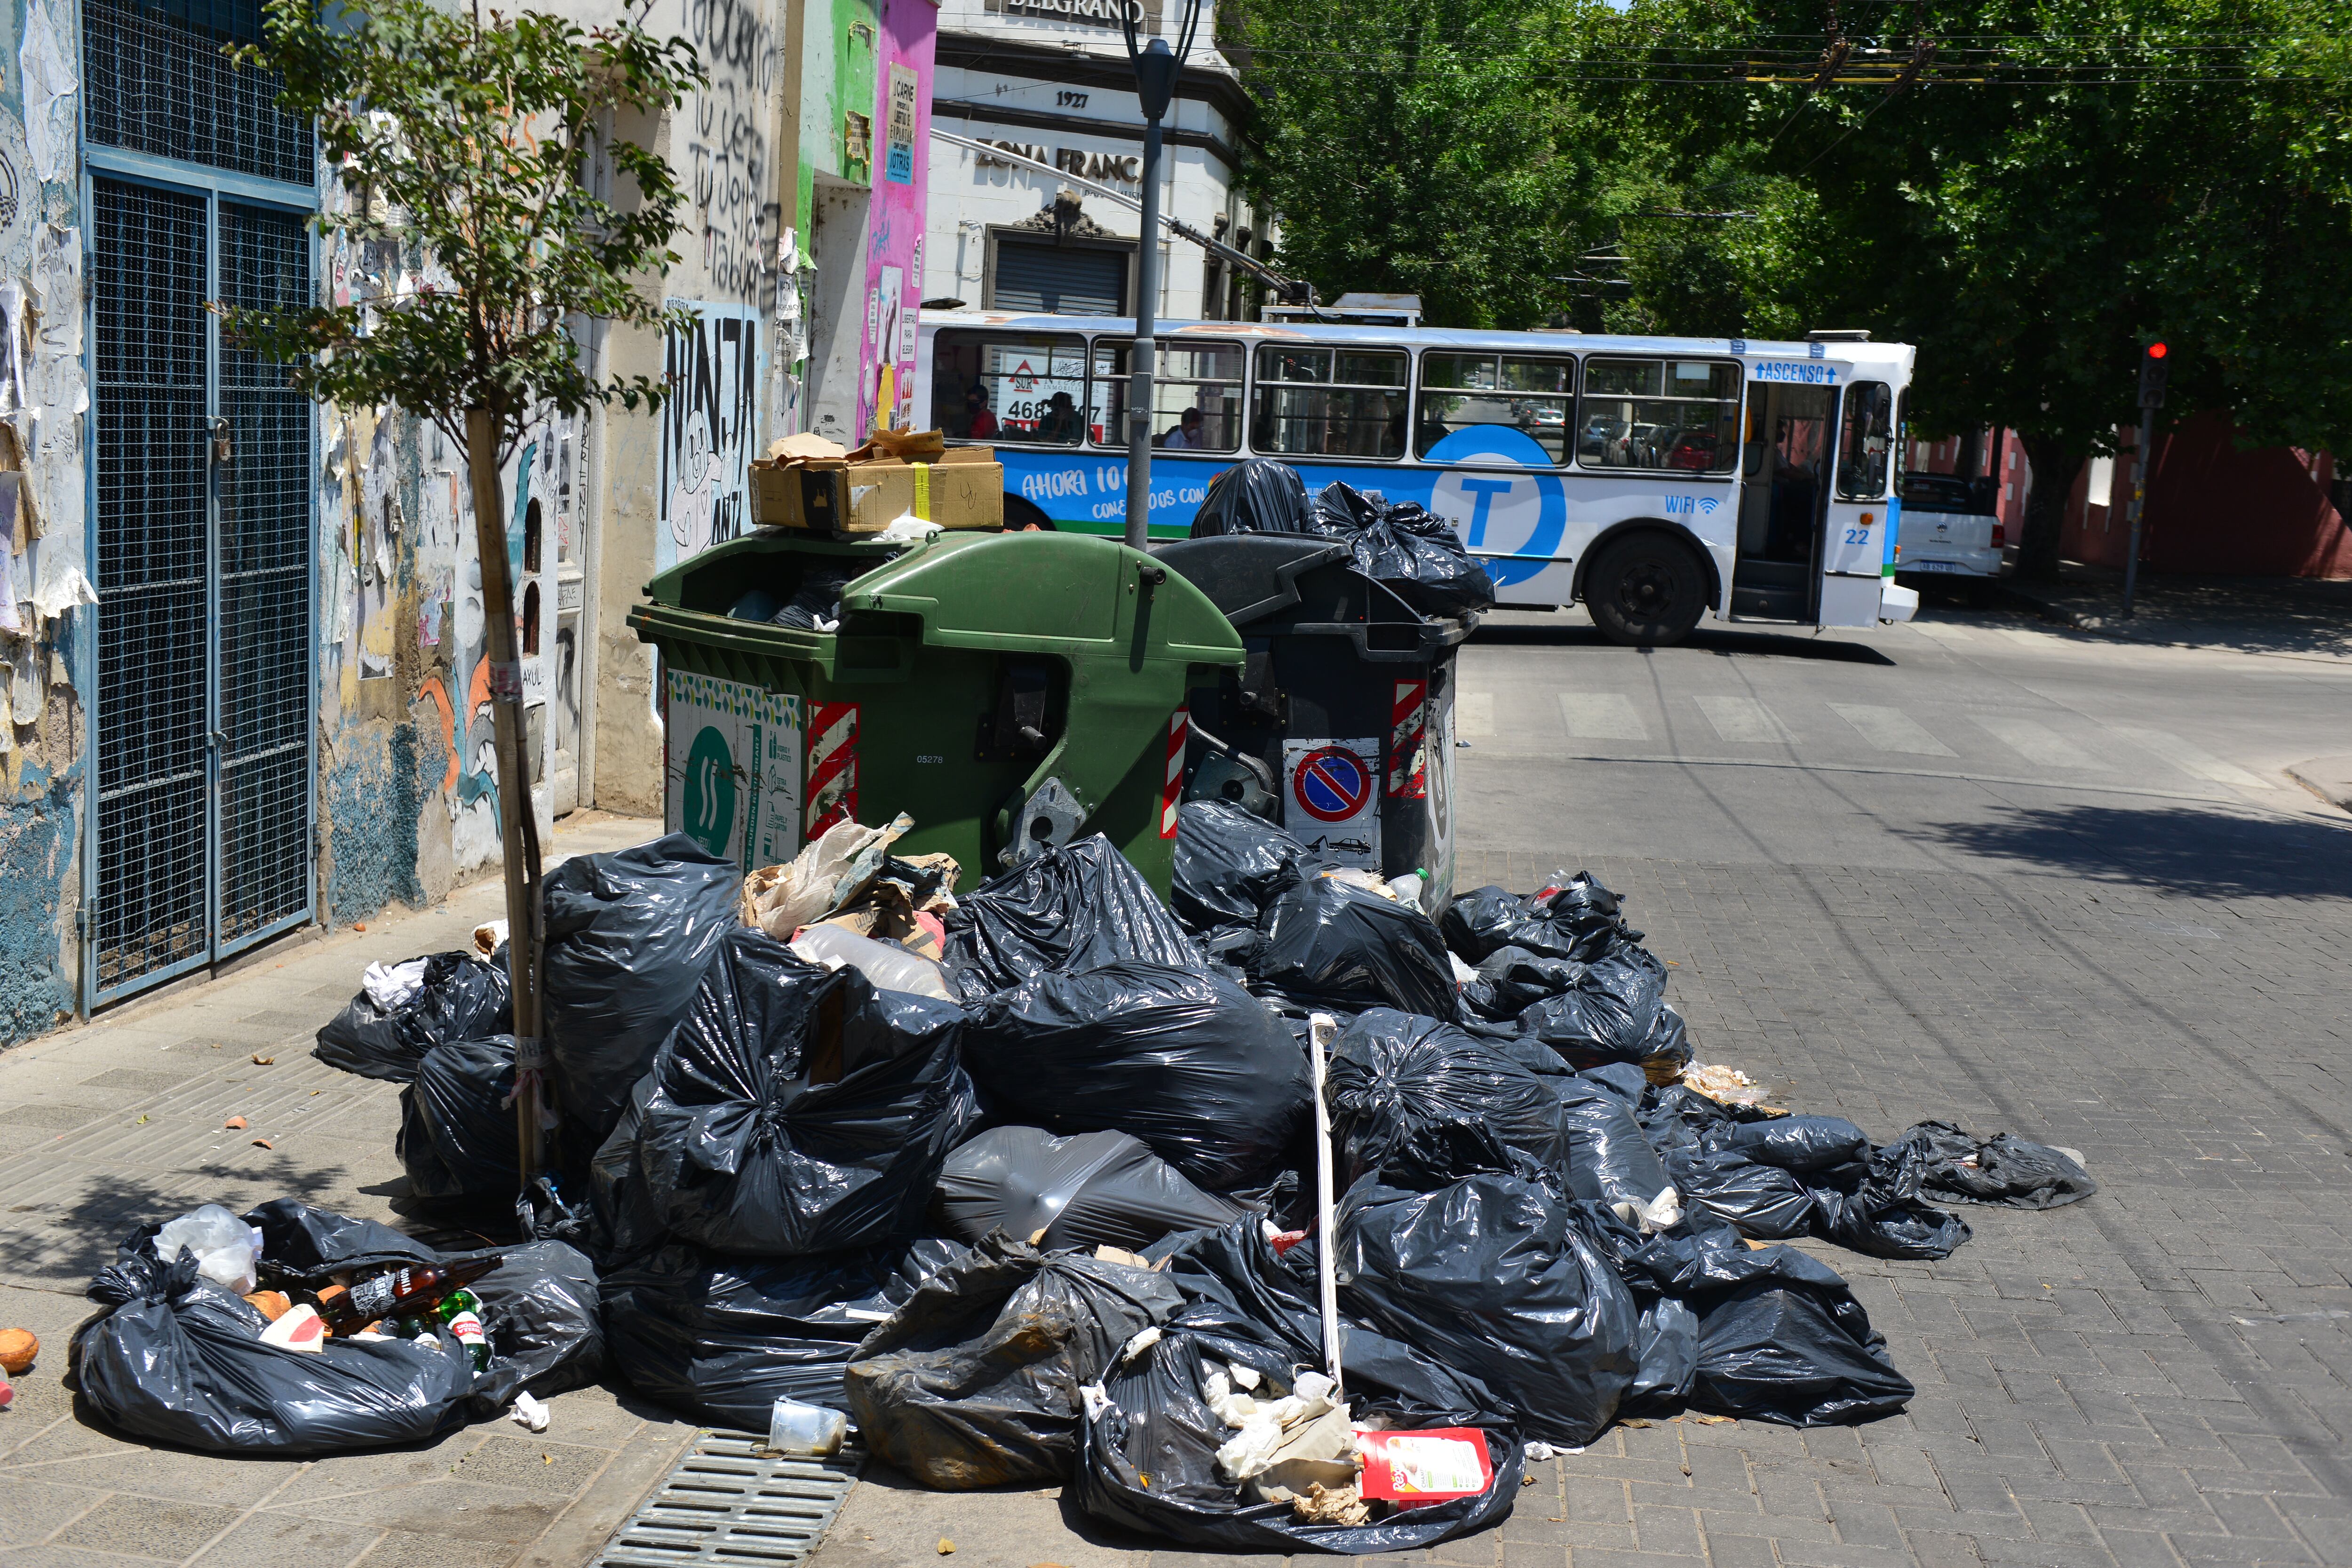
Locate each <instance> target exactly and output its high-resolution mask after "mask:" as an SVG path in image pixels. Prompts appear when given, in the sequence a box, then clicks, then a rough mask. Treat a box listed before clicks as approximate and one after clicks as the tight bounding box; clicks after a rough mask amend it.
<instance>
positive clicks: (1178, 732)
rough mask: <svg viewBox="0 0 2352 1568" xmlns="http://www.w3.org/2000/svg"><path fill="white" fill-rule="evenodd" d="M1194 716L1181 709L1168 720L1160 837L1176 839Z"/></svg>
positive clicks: (1188, 711) (1161, 796)
mask: <svg viewBox="0 0 2352 1568" xmlns="http://www.w3.org/2000/svg"><path fill="white" fill-rule="evenodd" d="M1191 738H1192V712H1191V711H1190V710H1187V709H1183V708H1179V709H1178V710H1176V711H1175V712H1174V713H1172V714H1171V715H1169V718H1168V784H1167V787H1166V788H1165V789H1164V790H1163V791H1162V792H1161V794H1160V837H1162V838H1173V837H1176V808H1177V806H1178V805H1181V804H1182V802H1183V799H1184V742H1186V741H1188V740H1190V739H1191Z"/></svg>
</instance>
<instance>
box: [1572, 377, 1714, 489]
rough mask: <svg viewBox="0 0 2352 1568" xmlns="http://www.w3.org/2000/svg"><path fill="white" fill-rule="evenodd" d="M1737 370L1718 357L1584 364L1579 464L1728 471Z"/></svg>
mask: <svg viewBox="0 0 2352 1568" xmlns="http://www.w3.org/2000/svg"><path fill="white" fill-rule="evenodd" d="M1738 436H1739V367H1738V365H1736V364H1723V363H1717V362H1716V361H1713V360H1659V359H1602V358H1600V357H1598V356H1594V357H1591V358H1588V359H1587V360H1586V361H1585V362H1584V402H1583V405H1582V408H1581V410H1580V415H1579V426H1578V429H1577V435H1576V460H1577V462H1578V463H1580V465H1582V466H1583V467H1585V468H1668V469H1679V470H1681V471H1683V472H1685V473H1696V474H1727V473H1729V472H1731V469H1732V465H1733V464H1734V463H1736V462H1738V458H1739V441H1738Z"/></svg>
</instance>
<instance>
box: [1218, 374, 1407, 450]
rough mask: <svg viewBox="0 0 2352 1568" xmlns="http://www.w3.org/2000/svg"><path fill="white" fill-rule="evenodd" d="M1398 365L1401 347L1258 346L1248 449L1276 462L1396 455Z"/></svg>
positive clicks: (1401, 397) (1400, 391) (1400, 431)
mask: <svg viewBox="0 0 2352 1568" xmlns="http://www.w3.org/2000/svg"><path fill="white" fill-rule="evenodd" d="M1405 363H1406V362H1405V355H1404V353H1403V351H1402V350H1391V349H1307V348H1276V347H1271V346H1269V347H1265V348H1261V349H1259V350H1258V351H1257V407H1256V412H1255V415H1254V416H1253V417H1252V419H1251V422H1250V445H1251V447H1254V448H1255V449H1256V450H1257V451H1259V452H1264V453H1268V454H1271V455H1274V456H1277V457H1301V458H1402V456H1404V403H1405V393H1404V383H1405Z"/></svg>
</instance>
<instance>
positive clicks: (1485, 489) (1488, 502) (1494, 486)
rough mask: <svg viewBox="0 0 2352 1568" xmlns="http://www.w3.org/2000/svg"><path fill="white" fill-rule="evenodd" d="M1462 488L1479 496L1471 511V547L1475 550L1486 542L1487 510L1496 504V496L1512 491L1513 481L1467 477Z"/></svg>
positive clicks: (1469, 493) (1466, 492) (1470, 493)
mask: <svg viewBox="0 0 2352 1568" xmlns="http://www.w3.org/2000/svg"><path fill="white" fill-rule="evenodd" d="M1462 489H1463V491H1464V493H1465V494H1468V495H1474V496H1476V497H1477V498H1478V500H1477V501H1476V502H1475V504H1474V505H1473V506H1472V508H1471V511H1470V542H1469V548H1471V549H1473V550H1475V549H1477V548H1478V547H1479V546H1480V545H1482V544H1484V543H1486V513H1487V510H1489V509H1490V508H1492V507H1493V506H1494V504H1495V498H1496V496H1507V495H1509V494H1510V493H1511V481H1510V480H1508V479H1466V478H1465V479H1463V481H1462Z"/></svg>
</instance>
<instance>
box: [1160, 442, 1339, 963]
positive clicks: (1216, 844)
mask: <svg viewBox="0 0 2352 1568" xmlns="http://www.w3.org/2000/svg"><path fill="white" fill-rule="evenodd" d="M1228 471H1230V470H1228ZM1314 859H1315V857H1314V856H1313V855H1312V854H1310V852H1309V851H1308V850H1307V847H1306V846H1305V845H1303V844H1301V843H1299V842H1298V840H1297V839H1296V838H1293V837H1291V836H1290V835H1289V834H1287V833H1285V832H1284V831H1283V830H1282V829H1281V828H1279V827H1276V826H1275V825H1274V824H1273V823H1271V822H1268V821H1266V820H1265V818H1264V817H1262V816H1257V815H1256V814H1255V813H1254V812H1247V811H1244V810H1243V809H1242V808H1241V807H1240V806H1238V805H1228V804H1226V803H1225V802H1223V801H1221V800H1192V801H1186V802H1185V803H1184V804H1183V805H1181V806H1180V807H1178V808H1177V814H1176V870H1175V874H1174V876H1173V878H1172V879H1171V880H1170V882H1169V884H1168V907H1169V908H1170V909H1171V910H1174V911H1175V912H1176V918H1177V919H1178V920H1179V921H1182V922H1183V924H1184V927H1185V929H1186V930H1188V931H1192V932H1194V933H1195V934H1199V933H1202V932H1207V931H1215V930H1217V929H1219V928H1221V927H1226V926H1237V925H1239V926H1255V924H1257V921H1258V916H1260V915H1261V914H1263V913H1265V906H1266V905H1268V904H1270V903H1272V902H1273V901H1274V900H1275V897H1276V894H1278V893H1280V892H1281V891H1282V890H1283V889H1285V888H1286V887H1288V886H1290V884H1291V883H1292V882H1294V881H1296V880H1297V879H1298V876H1299V873H1300V868H1302V867H1304V866H1307V865H1308V864H1309V863H1310V862H1312V861H1314Z"/></svg>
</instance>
